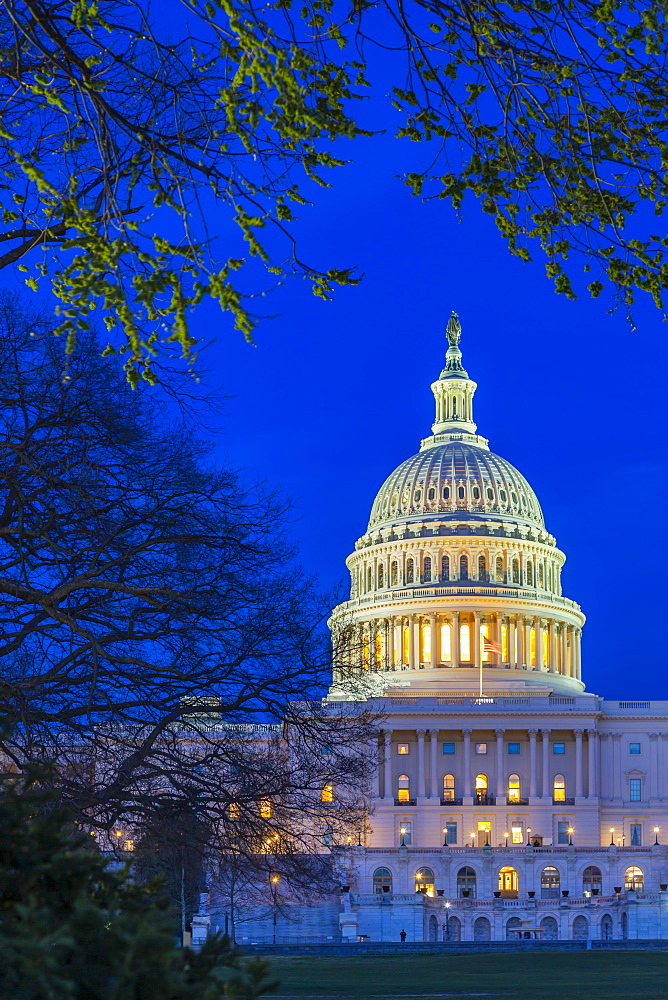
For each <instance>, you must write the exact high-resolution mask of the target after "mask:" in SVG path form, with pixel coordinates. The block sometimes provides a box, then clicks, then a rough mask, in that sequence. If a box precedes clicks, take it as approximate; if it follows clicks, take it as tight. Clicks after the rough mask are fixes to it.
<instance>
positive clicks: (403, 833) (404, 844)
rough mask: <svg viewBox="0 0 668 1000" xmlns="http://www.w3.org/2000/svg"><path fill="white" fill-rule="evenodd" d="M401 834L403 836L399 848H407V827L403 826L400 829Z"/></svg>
mask: <svg viewBox="0 0 668 1000" xmlns="http://www.w3.org/2000/svg"><path fill="white" fill-rule="evenodd" d="M399 833H400V834H401V843H400V844H399V847H405V846H406V840H405V837H406V827H405V826H402V827H401V828H400V830H399Z"/></svg>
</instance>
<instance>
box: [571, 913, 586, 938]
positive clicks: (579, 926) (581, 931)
mask: <svg viewBox="0 0 668 1000" xmlns="http://www.w3.org/2000/svg"><path fill="white" fill-rule="evenodd" d="M588 937H589V923H588V921H587V918H586V917H584V916H583V915H582V914H581V913H580V914H579V915H578V916H577V917H576V918H575V920H574V921H573V940H574V941H586V940H587V938H588Z"/></svg>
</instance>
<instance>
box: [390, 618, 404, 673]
mask: <svg viewBox="0 0 668 1000" xmlns="http://www.w3.org/2000/svg"><path fill="white" fill-rule="evenodd" d="M401 624H402V619H401V618H397V617H396V616H395V617H394V618H393V619H392V626H393V632H394V635H393V640H392V664H393V668H394V670H401V660H402V656H403V649H402V645H403V636H402V634H401ZM395 649H396V651H397V653H396V657H397V658H396V663H395V659H394V656H395V654H394V651H395Z"/></svg>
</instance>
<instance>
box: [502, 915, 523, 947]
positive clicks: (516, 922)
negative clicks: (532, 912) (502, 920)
mask: <svg viewBox="0 0 668 1000" xmlns="http://www.w3.org/2000/svg"><path fill="white" fill-rule="evenodd" d="M521 926H522V921H521V920H520V918H519V917H511V918H510V920H508V921H507V922H506V941H517V939H518V938H517V934H513V933H512V929H513V927H521Z"/></svg>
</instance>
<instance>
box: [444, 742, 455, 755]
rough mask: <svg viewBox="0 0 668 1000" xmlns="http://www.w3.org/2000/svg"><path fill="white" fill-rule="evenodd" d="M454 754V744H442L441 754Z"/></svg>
mask: <svg viewBox="0 0 668 1000" xmlns="http://www.w3.org/2000/svg"><path fill="white" fill-rule="evenodd" d="M454 752H455V744H454V743H444V744H443V753H445V754H453V753H454Z"/></svg>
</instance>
